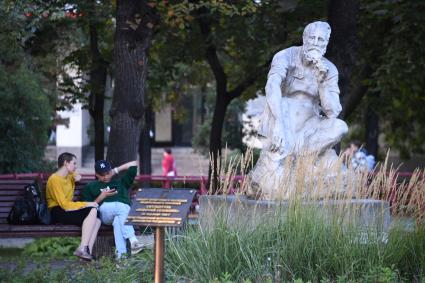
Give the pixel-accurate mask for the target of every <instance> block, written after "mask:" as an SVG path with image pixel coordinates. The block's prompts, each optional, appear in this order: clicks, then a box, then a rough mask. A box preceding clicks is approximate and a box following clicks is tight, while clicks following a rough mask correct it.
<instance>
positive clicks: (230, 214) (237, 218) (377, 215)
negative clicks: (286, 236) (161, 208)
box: [199, 195, 391, 233]
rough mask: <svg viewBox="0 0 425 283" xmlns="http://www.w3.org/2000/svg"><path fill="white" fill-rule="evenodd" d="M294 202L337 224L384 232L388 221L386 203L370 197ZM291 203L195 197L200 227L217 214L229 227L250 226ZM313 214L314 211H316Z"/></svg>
mask: <svg viewBox="0 0 425 283" xmlns="http://www.w3.org/2000/svg"><path fill="white" fill-rule="evenodd" d="M297 205H301V207H299V209H300V211H302V210H308V209H312V212H313V213H315V215H318V216H322V217H323V219H325V220H329V221H335V220H337V221H338V222H337V223H338V224H341V225H354V226H355V227H359V228H361V230H363V231H365V230H369V229H373V231H377V232H385V233H386V232H388V230H389V227H390V224H391V214H390V208H389V203H388V202H385V201H380V200H374V199H351V200H327V201H324V200H320V201H305V202H300V203H299V204H297ZM290 207H291V208H292V209H293V208H294V203H290V202H289V201H282V202H276V201H266V200H253V199H247V198H246V197H244V196H234V195H232V196H223V195H213V196H201V197H200V200H199V223H200V225H201V227H202V228H204V229H208V228H211V227H213V226H214V223H215V220H216V219H217V217H226V222H227V225H228V226H229V227H235V228H237V227H244V228H246V227H252V228H255V227H256V226H257V225H258V224H259V223H262V222H264V221H267V220H270V219H273V217H282V218H283V219H284V218H285V216H286V215H287V213H288V209H289V208H290ZM316 213H317V214H316Z"/></svg>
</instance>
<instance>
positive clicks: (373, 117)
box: [365, 93, 379, 158]
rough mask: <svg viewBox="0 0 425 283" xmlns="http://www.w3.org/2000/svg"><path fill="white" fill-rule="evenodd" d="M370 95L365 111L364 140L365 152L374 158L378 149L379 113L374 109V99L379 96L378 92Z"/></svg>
mask: <svg viewBox="0 0 425 283" xmlns="http://www.w3.org/2000/svg"><path fill="white" fill-rule="evenodd" d="M371 96H373V99H372V101H371V102H369V104H368V106H367V108H366V113H365V122H366V131H365V142H366V150H367V152H368V153H369V154H372V155H373V156H375V158H376V157H377V156H378V149H379V144H378V137H379V115H378V113H377V111H375V109H374V100H376V99H378V98H379V94H378V93H373V94H372V95H371Z"/></svg>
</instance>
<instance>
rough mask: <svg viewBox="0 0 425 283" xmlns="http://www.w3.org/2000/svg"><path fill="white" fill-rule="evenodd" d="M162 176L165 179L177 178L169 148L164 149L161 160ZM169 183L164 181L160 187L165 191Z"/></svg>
mask: <svg viewBox="0 0 425 283" xmlns="http://www.w3.org/2000/svg"><path fill="white" fill-rule="evenodd" d="M162 175H163V176H166V177H175V176H177V170H176V163H175V161H174V156H173V153H172V151H171V149H170V148H166V149H164V154H163V158H162ZM170 185H171V183H170V181H168V180H167V181H164V182H163V184H162V186H163V187H164V188H166V189H168V188H170Z"/></svg>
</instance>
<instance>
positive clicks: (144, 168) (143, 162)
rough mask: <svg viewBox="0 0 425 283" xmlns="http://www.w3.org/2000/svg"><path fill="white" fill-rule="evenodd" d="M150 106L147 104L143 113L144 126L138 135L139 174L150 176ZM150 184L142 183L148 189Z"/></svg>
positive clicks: (151, 113)
mask: <svg viewBox="0 0 425 283" xmlns="http://www.w3.org/2000/svg"><path fill="white" fill-rule="evenodd" d="M152 116H153V111H152V106H151V105H150V104H149V105H148V107H146V111H145V126H144V127H143V129H142V131H141V133H140V141H139V162H140V174H141V175H150V174H151V173H152V144H151V136H150V130H151V127H152ZM149 186H150V182H149V181H147V182H142V187H143V188H149Z"/></svg>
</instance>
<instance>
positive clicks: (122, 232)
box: [83, 160, 143, 259]
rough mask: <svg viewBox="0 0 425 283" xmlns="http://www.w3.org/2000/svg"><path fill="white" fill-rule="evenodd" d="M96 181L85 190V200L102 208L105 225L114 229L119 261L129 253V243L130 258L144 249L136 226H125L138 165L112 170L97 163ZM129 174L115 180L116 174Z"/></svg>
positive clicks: (103, 163) (105, 163)
mask: <svg viewBox="0 0 425 283" xmlns="http://www.w3.org/2000/svg"><path fill="white" fill-rule="evenodd" d="M94 169H95V172H96V178H97V181H94V182H91V183H89V184H87V185H86V186H85V187H84V190H83V199H84V200H90V201H95V202H97V203H98V204H99V212H100V219H101V221H102V223H103V224H106V225H112V226H113V227H114V240H115V248H116V255H117V258H118V259H119V258H121V257H122V256H123V255H124V254H127V255H128V252H127V241H129V243H130V245H129V246H130V249H129V252H130V254H132V255H133V254H136V253H138V252H140V251H141V250H142V249H143V244H142V243H141V242H139V241H138V239H137V238H136V235H135V231H134V228H133V226H131V225H125V222H126V220H127V217H128V214H129V212H130V197H129V192H128V190H129V189H130V188H131V186H132V185H133V182H134V178H135V177H136V174H137V162H136V161H131V162H128V163H125V164H123V165H121V166H118V167H115V168H114V169H112V167H111V164H110V163H109V162H108V161H106V160H98V161H96V163H95V166H94ZM121 171H126V172H125V173H124V174H123V176H121V177H120V178H115V179H112V177H113V176H114V175H115V174H118V173H119V172H121Z"/></svg>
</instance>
